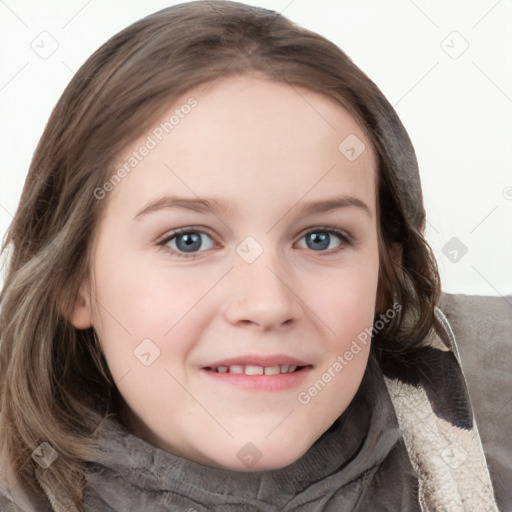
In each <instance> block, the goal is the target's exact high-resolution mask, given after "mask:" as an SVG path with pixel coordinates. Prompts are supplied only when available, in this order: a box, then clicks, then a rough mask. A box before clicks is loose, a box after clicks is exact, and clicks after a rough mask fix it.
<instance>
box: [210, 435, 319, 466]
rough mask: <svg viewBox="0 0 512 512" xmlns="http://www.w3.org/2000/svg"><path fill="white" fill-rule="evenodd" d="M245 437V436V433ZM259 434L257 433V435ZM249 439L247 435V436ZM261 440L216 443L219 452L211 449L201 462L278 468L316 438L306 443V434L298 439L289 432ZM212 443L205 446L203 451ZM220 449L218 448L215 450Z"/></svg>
mask: <svg viewBox="0 0 512 512" xmlns="http://www.w3.org/2000/svg"><path fill="white" fill-rule="evenodd" d="M245 437H246V436H245ZM255 437H256V436H255ZM246 439H247V437H246ZM259 439H260V440H259V441H258V440H255V441H254V442H252V441H247V440H245V441H240V440H232V442H230V443H229V445H226V444H224V446H222V447H221V446H220V443H219V444H218V445H217V446H218V447H219V448H218V453H211V452H210V454H209V456H208V459H207V460H205V459H203V461H202V462H201V463H202V464H204V465H207V466H211V467H215V468H219V469H226V470H230V471H241V472H250V471H265V470H272V469H279V468H282V467H285V466H288V465H290V464H293V463H294V462H295V461H297V460H298V459H299V458H300V457H302V455H304V453H306V452H307V451H308V450H309V448H310V447H311V445H312V444H313V442H314V441H313V442H311V443H305V442H304V437H303V436H301V438H299V439H295V438H294V437H293V436H287V440H286V441H285V440H284V439H281V438H278V437H277V436H276V438H275V439H273V440H271V439H265V438H264V436H263V439H262V440H261V437H259ZM208 449H211V446H208V447H205V452H203V454H204V455H206V453H207V451H210V450H208ZM216 451H217V450H216Z"/></svg>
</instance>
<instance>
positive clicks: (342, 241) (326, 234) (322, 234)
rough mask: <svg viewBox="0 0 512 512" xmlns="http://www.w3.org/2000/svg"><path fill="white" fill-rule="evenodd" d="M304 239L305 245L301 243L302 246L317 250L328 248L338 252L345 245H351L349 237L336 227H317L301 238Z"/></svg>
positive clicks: (324, 250)
mask: <svg viewBox="0 0 512 512" xmlns="http://www.w3.org/2000/svg"><path fill="white" fill-rule="evenodd" d="M302 240H305V247H304V245H300V244H299V246H300V247H303V248H306V249H312V250H313V251H317V252H319V251H322V252H326V250H332V252H338V251H340V250H341V249H343V247H344V246H346V245H350V239H349V237H348V236H347V235H346V234H344V233H342V232H341V231H338V230H335V229H316V230H314V231H310V232H309V233H306V234H305V235H304V236H303V237H302V238H301V241H302Z"/></svg>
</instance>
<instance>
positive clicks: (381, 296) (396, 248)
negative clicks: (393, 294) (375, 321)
mask: <svg viewBox="0 0 512 512" xmlns="http://www.w3.org/2000/svg"><path fill="white" fill-rule="evenodd" d="M388 255H389V260H390V264H391V265H392V266H395V265H401V264H402V246H401V245H400V244H397V243H394V244H392V245H391V247H390V248H389V252H388ZM383 287H384V284H383V283H382V281H381V280H379V285H378V287H377V295H376V299H375V314H381V313H384V312H385V309H386V306H387V304H386V294H385V290H384V289H383Z"/></svg>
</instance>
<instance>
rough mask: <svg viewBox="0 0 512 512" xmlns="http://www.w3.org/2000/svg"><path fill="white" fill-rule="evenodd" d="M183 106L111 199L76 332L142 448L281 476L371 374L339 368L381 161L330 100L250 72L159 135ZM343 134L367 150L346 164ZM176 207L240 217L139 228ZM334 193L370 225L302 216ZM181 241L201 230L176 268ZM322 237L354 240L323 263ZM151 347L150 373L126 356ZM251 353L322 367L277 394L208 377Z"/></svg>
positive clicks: (362, 301)
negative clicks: (90, 346) (90, 348)
mask: <svg viewBox="0 0 512 512" xmlns="http://www.w3.org/2000/svg"><path fill="white" fill-rule="evenodd" d="M191 96H193V97H194V98H195V99H196V100H197V105H196V106H195V107H194V108H193V109H192V110H191V111H190V113H189V114H188V115H186V116H184V117H183V118H182V119H180V121H179V124H177V125H176V126H174V128H173V129H172V131H170V132H169V133H168V134H165V136H164V137H162V140H161V141H157V142H158V144H157V145H156V147H154V148H153V149H151V150H150V151H149V152H148V154H147V156H145V157H144V158H143V159H141V161H140V162H139V163H138V164H137V166H136V167H135V168H134V169H133V170H132V171H131V172H130V173H129V174H127V176H126V177H125V178H124V179H123V180H122V181H121V182H120V183H118V184H117V185H116V186H115V187H114V189H113V190H111V191H110V192H108V194H107V195H106V197H105V198H104V199H103V200H105V201H108V204H107V208H106V211H105V215H104V217H103V219H102V221H101V223H100V225H99V227H98V230H97V232H96V236H95V240H94V246H93V253H92V254H93V258H92V267H91V272H90V275H91V277H90V279H89V280H88V282H87V283H84V287H83V288H84V290H87V292H88V293H85V294H84V296H83V299H82V300H81V302H79V303H78V304H77V305H76V308H75V311H74V315H73V318H72V321H73V323H74V325H75V326H76V327H78V328H86V327H88V326H90V325H92V326H94V328H95V330H96V332H97V333H98V336H99V339H100V343H101V346H102V349H103V351H104V354H105V357H106V360H107V363H108V365H109V368H110V370H111V372H112V375H113V377H114V379H115V381H116V385H117V386H118V388H119V390H120V392H121V394H122V396H123V398H124V400H125V402H126V413H125V419H124V421H125V423H126V424H127V426H128V428H129V429H130V430H131V431H132V432H133V433H134V434H136V435H138V436H139V437H141V438H143V439H145V440H147V441H148V442H150V443H151V444H153V445H155V446H158V447H160V448H162V449H164V450H167V451H169V452H172V453H174V454H177V455H180V456H183V457H186V458H188V459H191V460H193V461H196V462H199V463H201V464H205V465H208V466H214V467H220V468H226V469H234V470H240V471H247V470H262V469H272V468H279V467H282V466H285V465H287V464H290V463H292V462H294V461H295V460H297V459H298V458H299V457H300V456H301V455H303V454H304V453H305V452H306V451H307V450H308V449H309V448H310V447H311V446H312V444H313V443H314V442H315V441H316V440H317V439H318V438H319V437H320V436H321V435H322V433H324V432H325V431H326V430H327V429H328V428H329V427H330V426H331V425H332V423H333V422H334V421H335V420H336V418H337V417H338V416H339V415H340V414H341V413H342V412H343V411H344V410H345V409H346V407H347V406H348V404H349V403H350V401H351V400H352V398H353V397H354V395H355V393H356V391H357V389H358V387H359V385H360V382H361V379H362V377H363V373H364V370H365V368H366V364H367V358H368V351H369V344H368V345H366V346H363V345H361V350H360V351H359V352H358V353H357V354H355V355H354V356H353V358H352V359H351V360H350V361H346V363H347V364H346V365H344V367H343V370H342V371H337V372H336V371H334V372H333V370H332V367H333V365H334V363H335V362H336V361H337V360H338V359H337V358H338V356H340V355H341V356H343V354H344V353H345V352H346V351H347V350H348V349H349V348H350V346H351V344H352V342H353V341H354V340H355V339H356V338H357V335H358V334H360V333H361V332H362V331H364V329H365V328H371V326H372V323H373V318H374V313H375V305H376V299H377V279H378V267H379V256H378V242H377V228H376V201H375V194H376V192H375V159H374V156H373V154H372V151H371V149H370V144H369V142H368V140H367V138H366V137H365V135H364V134H363V131H362V130H361V128H360V127H359V125H358V124H357V123H356V121H355V120H354V119H353V118H352V117H351V116H350V115H349V114H348V112H347V111H346V110H345V109H343V108H342V107H340V106H339V105H338V104H337V103H335V102H334V101H333V100H332V99H330V98H328V97H325V96H323V95H320V94H318V93H315V92H312V91H308V90H301V89H298V88H291V87H290V86H288V85H286V84H281V83H275V82H271V81H268V80H265V79H262V78H259V77H256V76H249V75H245V76H236V77H230V78H227V79H223V80H217V81H216V82H215V83H213V85H211V86H210V87H208V88H204V87H201V88H196V89H193V90H191V91H189V92H188V93H187V94H186V95H184V96H183V97H182V98H180V99H179V100H178V101H177V102H176V103H175V104H174V103H173V105H170V109H169V112H168V113H167V114H166V115H164V116H163V117H162V119H160V120H158V121H157V122H156V123H155V127H156V128H157V127H158V126H159V125H160V123H161V122H163V121H165V120H167V119H169V117H170V115H171V114H172V112H173V111H174V110H175V109H176V108H179V107H180V105H183V104H185V103H186V101H187V99H188V98H190V97H191ZM349 134H355V135H356V136H357V137H358V138H359V139H360V140H361V141H362V142H363V143H364V144H365V146H366V150H364V151H363V152H362V153H361V154H360V156H359V157H358V158H357V159H356V160H354V161H350V160H349V159H348V158H346V156H345V155H344V154H342V152H341V151H340V150H339V149H338V146H339V145H340V143H341V142H342V141H343V140H344V139H345V137H347V136H348V135H349ZM148 135H150V136H152V137H153V138H154V139H155V140H157V139H156V137H155V136H154V135H152V132H151V131H150V132H148V133H146V134H144V135H143V136H142V137H140V139H138V140H137V141H136V142H134V143H133V144H132V145H130V147H129V148H128V149H127V151H126V153H124V154H123V155H120V157H119V161H118V165H122V164H123V162H126V160H127V159H128V158H129V157H130V155H131V154H132V153H133V151H136V150H137V149H138V148H140V147H141V146H142V145H143V144H144V142H145V141H146V140H147V136H148ZM171 195H174V196H180V197H186V198H192V199H197V197H200V198H205V197H208V198H216V199H218V200H219V201H224V202H229V204H230V209H229V210H219V211H217V212H216V213H215V214H214V213H212V212H211V211H208V212H206V213H200V212H196V211H192V210H186V209H178V208H161V209H158V210H153V211H151V212H150V213H146V214H144V215H141V216H139V217H138V218H136V219H135V218H134V217H135V216H136V215H137V213H138V212H140V211H141V210H142V209H144V208H145V207H146V206H148V204H150V203H151V202H152V201H154V200H156V199H160V198H162V197H164V196H171ZM341 196H351V197H354V198H357V199H358V200H360V201H362V202H364V203H365V204H366V205H367V207H368V210H369V211H368V212H366V211H364V210H363V209H362V208H358V207H355V206H345V207H341V208H337V209H334V210H332V211H328V212H323V213H322V212H320V213H313V214H308V215H304V214H303V213H300V212H298V208H299V207H300V206H302V205H303V204H304V203H306V202H309V201H320V200H326V199H331V198H338V197H341ZM184 227H192V229H191V230H190V231H193V232H196V233H197V232H199V233H204V234H202V235H201V240H202V246H201V247H200V249H199V250H196V251H195V252H194V253H187V252H183V251H182V252H181V254H182V255H184V257H180V256H179V255H178V253H179V247H178V246H177V245H176V244H177V243H178V239H177V238H174V239H172V240H171V241H168V242H167V243H165V240H164V239H165V238H166V237H167V238H168V237H169V235H171V234H172V232H173V230H175V229H178V228H184ZM326 227H328V228H331V229H337V230H339V231H341V232H342V233H344V234H348V235H349V237H350V239H351V241H350V242H348V243H347V242H346V241H344V240H343V239H341V238H338V237H337V236H336V235H331V236H330V243H329V245H328V248H327V249H325V248H324V249H322V250H318V249H315V247H318V246H315V245H313V246H311V244H309V245H308V243H307V241H308V240H309V238H308V237H307V236H306V235H307V234H308V233H309V234H311V233H312V232H313V233H317V234H318V233H320V234H324V236H325V228H326ZM322 228H323V229H322ZM248 236H251V237H252V238H253V239H254V240H255V241H256V242H257V244H255V243H254V242H252V241H251V243H250V244H249V245H243V244H242V247H244V248H245V249H248V255H256V254H257V253H258V254H259V251H260V250H262V252H261V254H259V256H258V257H257V258H256V259H255V260H254V261H253V262H251V263H248V262H247V261H246V260H244V258H243V257H241V256H240V255H239V253H237V247H239V248H240V244H241V242H243V241H244V240H245V239H246V237H248ZM180 240H181V242H183V240H182V239H180ZM162 241H164V243H163V244H161V245H159V244H160V243H161V242H162ZM251 244H252V245H251ZM183 245H184V244H183V243H181V245H180V247H183ZM258 247H259V248H260V249H258ZM311 247H313V248H311ZM337 249H341V250H339V251H338V252H335V251H336V250H337ZM240 254H244V253H240ZM145 339H150V340H151V342H149V344H148V342H147V341H146V342H145V343H146V344H147V345H145V347H149V349H148V350H149V351H150V353H152V354H154V353H156V352H155V350H156V349H155V348H154V347H155V346H156V347H158V349H159V350H160V353H159V357H157V358H156V359H155V360H154V361H153V362H152V363H151V364H150V365H148V366H146V365H144V364H142V363H141V361H140V360H139V359H138V358H137V357H136V356H135V355H134V351H136V352H137V347H138V346H139V345H140V344H141V342H142V340H145ZM153 344H154V345H153ZM146 352H147V350H146ZM243 354H262V355H268V354H271V355H274V354H287V355H289V356H292V357H296V358H299V359H302V360H304V361H306V362H308V363H309V364H310V365H312V368H311V369H310V371H309V372H308V374H307V376H306V378H304V379H303V381H302V382H300V384H298V385H297V386H295V387H293V388H291V389H286V390H281V391H261V390H256V391H254V390H244V389H240V388H239V387H237V386H234V385H231V384H226V383H224V382H217V381H216V380H215V379H214V378H212V377H211V376H209V375H207V374H206V373H205V370H201V368H202V367H204V366H205V365H208V363H212V362H216V361H219V360H221V359H224V358H228V357H235V356H240V355H243ZM146 359H147V357H146ZM329 368H331V377H332V375H334V377H332V378H331V379H330V382H328V383H327V384H326V385H325V386H324V387H323V388H322V390H321V391H319V392H318V393H317V394H316V396H311V395H309V396H310V400H309V401H308V403H301V402H300V401H299V399H298V395H299V393H301V392H304V391H306V392H307V390H308V388H310V387H311V386H312V384H313V383H314V382H315V381H318V379H321V378H322V375H323V374H324V373H325V372H326V371H328V369H329ZM338 368H339V367H338ZM324 382H325V378H324ZM302 396H304V395H302ZM247 443H252V444H253V445H254V446H255V447H256V448H257V451H256V450H254V448H251V450H254V453H255V457H253V458H254V459H256V458H259V460H258V461H257V462H256V463H253V464H252V465H251V466H250V467H248V465H247V462H246V461H244V459H243V457H241V456H240V450H241V449H242V448H243V447H244V446H246V444H247ZM245 449H246V450H247V449H248V448H247V447H246V448H245ZM242 453H244V452H242Z"/></svg>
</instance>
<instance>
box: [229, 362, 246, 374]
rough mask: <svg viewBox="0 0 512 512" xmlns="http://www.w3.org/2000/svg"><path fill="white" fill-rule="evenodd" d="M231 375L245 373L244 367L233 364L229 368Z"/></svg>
mask: <svg viewBox="0 0 512 512" xmlns="http://www.w3.org/2000/svg"><path fill="white" fill-rule="evenodd" d="M229 373H244V367H243V366H242V365H240V364H232V365H231V366H230V367H229Z"/></svg>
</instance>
